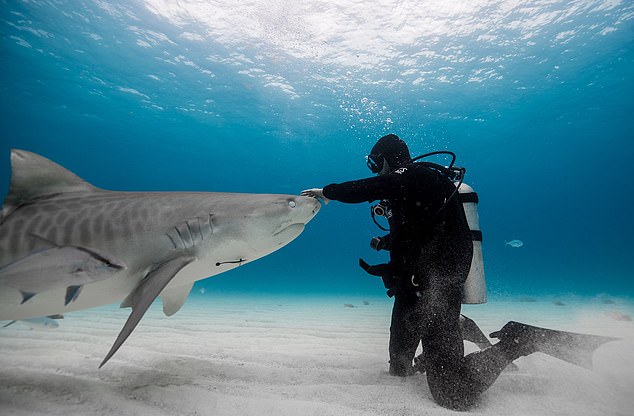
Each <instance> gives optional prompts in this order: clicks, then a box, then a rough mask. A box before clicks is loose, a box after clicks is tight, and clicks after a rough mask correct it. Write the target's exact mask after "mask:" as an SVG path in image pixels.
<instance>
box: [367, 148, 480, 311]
mask: <svg viewBox="0 0 634 416" xmlns="http://www.w3.org/2000/svg"><path fill="white" fill-rule="evenodd" d="M439 154H445V155H449V156H451V157H452V160H451V163H450V164H449V166H441V165H438V164H436V163H431V162H418V163H422V164H425V165H426V166H427V167H428V168H431V169H433V170H436V171H437V172H439V173H442V174H444V175H445V176H447V178H449V180H451V181H452V182H453V183H454V185H455V187H456V190H455V191H454V192H453V193H452V194H451V196H449V198H447V199H446V200H445V203H444V204H443V205H442V206H441V207H440V209H439V210H438V211H437V212H436V215H438V214H439V213H440V212H441V211H442V210H443V209H444V208H445V206H446V205H447V202H449V200H451V199H452V198H454V197H456V195H457V196H458V198H459V199H460V202H461V203H462V208H463V210H464V213H465V217H466V218H467V224H468V225H469V229H470V230H471V235H472V241H473V255H472V257H471V267H470V268H469V275H468V276H467V279H466V280H465V282H464V283H463V286H462V303H463V304H481V303H486V302H487V289H486V280H485V278H484V261H483V256H482V231H481V230H480V222H479V219H478V194H477V193H476V192H475V191H474V190H473V188H472V187H470V186H469V185H467V184H466V183H464V182H463V179H464V175H465V172H466V170H465V168H461V167H455V166H454V163H455V161H456V155H455V154H454V153H453V152H449V151H445V150H441V151H436V152H431V153H426V154H424V155H422V156H418V157H415V158H414V159H412V160H411V162H415V161H418V160H420V159H423V158H426V157H429V156H433V155H439ZM370 212H371V215H372V220H373V221H374V223H375V224H376V225H378V226H379V228H381V229H382V230H384V231H389V229H387V228H385V227H383V226H381V225H380V224H379V223H378V222H377V221H376V218H375V215H376V216H384V217H386V218H388V217H389V216H391V212H390V210H389V208H388V205H387V203H384V202H383V201H381V203H379V204H378V205H376V206H372V207H371V210H370ZM375 249H378V248H375Z"/></svg>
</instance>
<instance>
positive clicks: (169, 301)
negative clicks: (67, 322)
mask: <svg viewBox="0 0 634 416" xmlns="http://www.w3.org/2000/svg"><path fill="white" fill-rule="evenodd" d="M11 165H12V173H11V184H10V190H9V193H8V194H7V197H6V198H5V201H4V204H3V207H2V212H1V213H0V320H20V319H28V318H34V317H42V316H48V315H56V314H65V313H67V312H71V311H76V310H80V309H85V308H91V307H95V306H100V305H105V304H110V303H114V302H121V307H131V308H132V311H131V313H130V316H129V317H128V320H127V321H126V323H125V325H124V326H123V329H122V330H121V332H120V334H119V335H118V337H117V339H116V341H115V342H114V344H113V346H112V348H111V349H110V351H109V352H108V353H107V354H106V356H105V358H104V359H103V361H102V363H101V364H100V366H99V367H100V368H101V367H102V366H103V365H104V364H105V363H106V362H107V361H108V360H109V359H110V358H111V357H112V356H113V354H114V353H115V352H116V351H117V350H118V349H119V347H121V345H122V344H123V343H124V341H125V340H126V339H127V338H128V336H129V335H130V334H131V333H132V331H133V330H134V328H135V327H136V326H137V324H138V323H139V321H140V320H141V318H142V317H143V315H144V314H145V312H146V311H147V309H148V308H149V306H150V305H151V304H152V302H153V301H154V300H155V299H156V298H157V297H158V296H160V297H161V299H162V302H163V312H164V313H165V314H166V315H167V316H170V315H173V314H174V313H176V312H177V311H178V310H179V309H180V308H181V306H182V305H183V304H184V302H185V300H186V299H187V296H188V295H189V292H190V290H191V288H192V286H193V284H194V282H195V281H197V280H201V279H205V278H207V277H209V276H213V275H217V274H219V273H223V272H226V271H228V270H231V269H233V268H235V267H238V266H240V265H243V264H246V263H249V262H251V261H253V260H256V259H258V258H260V257H263V256H266V255H267V254H270V253H272V252H274V251H276V250H278V249H279V248H281V247H283V246H285V245H286V244H288V243H289V242H291V241H292V240H294V239H295V238H296V237H297V236H299V235H300V234H301V233H302V231H303V230H304V227H305V225H306V224H307V223H308V222H309V221H310V220H311V219H312V218H313V217H314V216H315V215H316V214H317V212H318V211H319V209H320V203H319V202H318V201H317V200H316V199H315V198H310V197H304V196H293V195H269V194H240V193H216V192H118V191H110V190H105V189H100V188H97V187H95V186H93V185H91V184H90V183H88V182H86V181H84V180H83V179H81V178H80V177H78V176H77V175H75V174H74V173H72V172H71V171H69V170H67V169H65V168H63V167H62V166H60V165H58V164H56V163H55V162H53V161H51V160H49V159H47V158H44V157H42V156H39V155H37V154H35V153H31V152H28V151H25V150H16V149H14V150H12V151H11Z"/></svg>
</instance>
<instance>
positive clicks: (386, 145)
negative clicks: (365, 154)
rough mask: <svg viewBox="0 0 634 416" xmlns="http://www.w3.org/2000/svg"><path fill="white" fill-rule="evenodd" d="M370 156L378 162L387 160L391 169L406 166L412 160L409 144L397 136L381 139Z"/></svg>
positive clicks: (390, 135)
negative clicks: (382, 159)
mask: <svg viewBox="0 0 634 416" xmlns="http://www.w3.org/2000/svg"><path fill="white" fill-rule="evenodd" d="M369 156H370V157H371V158H372V159H374V160H377V161H378V160H380V159H381V158H385V160H386V162H387V163H388V165H389V166H390V168H391V169H394V168H398V167H401V166H404V165H406V164H407V163H409V161H410V160H412V157H411V156H410V154H409V149H408V148H407V144H406V143H405V142H404V141H403V140H401V139H400V138H399V137H398V136H397V135H396V134H388V135H387V136H383V137H381V138H380V139H379V141H377V142H376V144H375V145H374V147H373V148H372V151H371V152H370V155H369Z"/></svg>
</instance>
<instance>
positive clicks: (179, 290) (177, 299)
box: [161, 283, 194, 316]
mask: <svg viewBox="0 0 634 416" xmlns="http://www.w3.org/2000/svg"><path fill="white" fill-rule="evenodd" d="M192 287H194V284H193V283H191V284H188V285H184V286H178V287H174V288H169V289H165V290H164V291H163V292H162V293H161V300H162V301H163V313H164V314H165V315H166V316H172V315H174V314H175V313H176V312H178V310H179V309H180V308H181V307H182V306H183V304H184V303H185V301H186V300H187V296H189V292H191V290H192Z"/></svg>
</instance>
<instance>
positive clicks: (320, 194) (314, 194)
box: [300, 188, 330, 205]
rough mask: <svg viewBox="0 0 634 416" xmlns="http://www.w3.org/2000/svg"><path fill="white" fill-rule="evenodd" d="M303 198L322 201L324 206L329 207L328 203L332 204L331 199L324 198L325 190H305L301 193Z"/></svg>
mask: <svg viewBox="0 0 634 416" xmlns="http://www.w3.org/2000/svg"><path fill="white" fill-rule="evenodd" d="M300 195H301V196H309V197H311V198H315V199H318V200H320V201H322V202H323V203H324V204H326V205H328V202H330V199H328V198H326V197H325V196H324V190H323V188H312V189H305V190H303V191H302V192H301V193H300Z"/></svg>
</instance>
